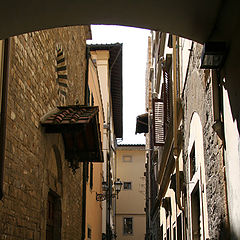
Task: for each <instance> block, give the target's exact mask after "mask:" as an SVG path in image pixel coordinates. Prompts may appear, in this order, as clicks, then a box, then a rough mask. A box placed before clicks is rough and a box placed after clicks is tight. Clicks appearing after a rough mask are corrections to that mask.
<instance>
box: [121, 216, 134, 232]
mask: <svg viewBox="0 0 240 240" xmlns="http://www.w3.org/2000/svg"><path fill="white" fill-rule="evenodd" d="M123 234H126V235H131V234H133V218H132V217H126V218H123Z"/></svg>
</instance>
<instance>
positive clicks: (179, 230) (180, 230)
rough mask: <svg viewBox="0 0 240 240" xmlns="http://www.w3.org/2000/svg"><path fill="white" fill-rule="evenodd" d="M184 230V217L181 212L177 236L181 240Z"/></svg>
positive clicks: (178, 218) (178, 219)
mask: <svg viewBox="0 0 240 240" xmlns="http://www.w3.org/2000/svg"><path fill="white" fill-rule="evenodd" d="M182 231H183V228H182V217H181V214H180V215H179V216H178V217H177V237H178V239H179V240H182V239H183V237H182V234H183V233H182Z"/></svg>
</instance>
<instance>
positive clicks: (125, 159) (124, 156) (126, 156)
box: [122, 155, 133, 162]
mask: <svg viewBox="0 0 240 240" xmlns="http://www.w3.org/2000/svg"><path fill="white" fill-rule="evenodd" d="M127 158H129V160H127ZM122 161H123V162H132V161H133V159H132V155H123V156H122Z"/></svg>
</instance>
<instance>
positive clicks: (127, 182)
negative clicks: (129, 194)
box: [123, 181, 132, 191]
mask: <svg viewBox="0 0 240 240" xmlns="http://www.w3.org/2000/svg"><path fill="white" fill-rule="evenodd" d="M125 183H126V184H130V188H125ZM123 190H126V191H128V190H132V182H130V181H124V182H123Z"/></svg>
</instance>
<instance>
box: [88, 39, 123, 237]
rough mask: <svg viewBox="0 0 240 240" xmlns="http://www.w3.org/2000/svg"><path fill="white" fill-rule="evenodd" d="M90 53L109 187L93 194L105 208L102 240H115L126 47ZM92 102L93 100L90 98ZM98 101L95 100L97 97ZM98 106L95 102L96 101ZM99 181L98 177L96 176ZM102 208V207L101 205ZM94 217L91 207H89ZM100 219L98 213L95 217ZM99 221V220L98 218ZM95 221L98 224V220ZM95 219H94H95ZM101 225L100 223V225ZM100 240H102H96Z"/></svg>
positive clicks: (105, 178) (96, 48) (103, 171)
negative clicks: (118, 149)
mask: <svg viewBox="0 0 240 240" xmlns="http://www.w3.org/2000/svg"><path fill="white" fill-rule="evenodd" d="M88 50H89V53H90V59H89V63H90V65H89V66H90V67H91V68H92V70H91V71H90V72H89V74H90V75H89V78H92V77H93V76H95V79H98V81H95V83H94V85H90V81H89V87H90V92H91V91H92V90H91V89H93V88H96V87H97V88H99V89H100V95H99V96H98V97H97V99H96V101H98V102H101V101H102V107H101V108H102V112H103V114H102V120H103V122H102V124H103V125H102V129H103V136H102V141H103V157H104V162H103V164H102V169H99V171H100V175H98V176H99V178H100V180H101V181H100V183H101V184H102V183H103V185H105V189H103V188H102V186H101V188H100V190H99V191H96V192H94V191H93V192H92V194H95V195H94V197H95V201H96V202H98V201H99V202H101V207H102V214H101V216H102V220H101V223H102V228H101V229H102V239H107V240H110V239H114V238H115V237H116V229H115V223H114V222H115V221H114V214H115V208H116V205H115V202H114V201H113V200H112V196H113V195H114V194H115V192H114V182H115V179H116V142H117V139H120V138H122V133H123V122H122V121H123V120H122V44H120V43H116V44H96V45H88ZM90 99H91V97H90ZM94 99H95V97H94ZM94 103H95V100H94ZM94 177H95V175H94ZM98 204H100V203H98ZM89 208H90V209H91V211H92V213H93V209H92V208H91V205H89ZM93 215H96V213H93ZM97 218H98V217H97ZM97 218H95V220H94V221H95V222H96V220H97ZM93 219H94V218H93ZM97 224H98V223H97ZM96 239H99V238H96Z"/></svg>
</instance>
